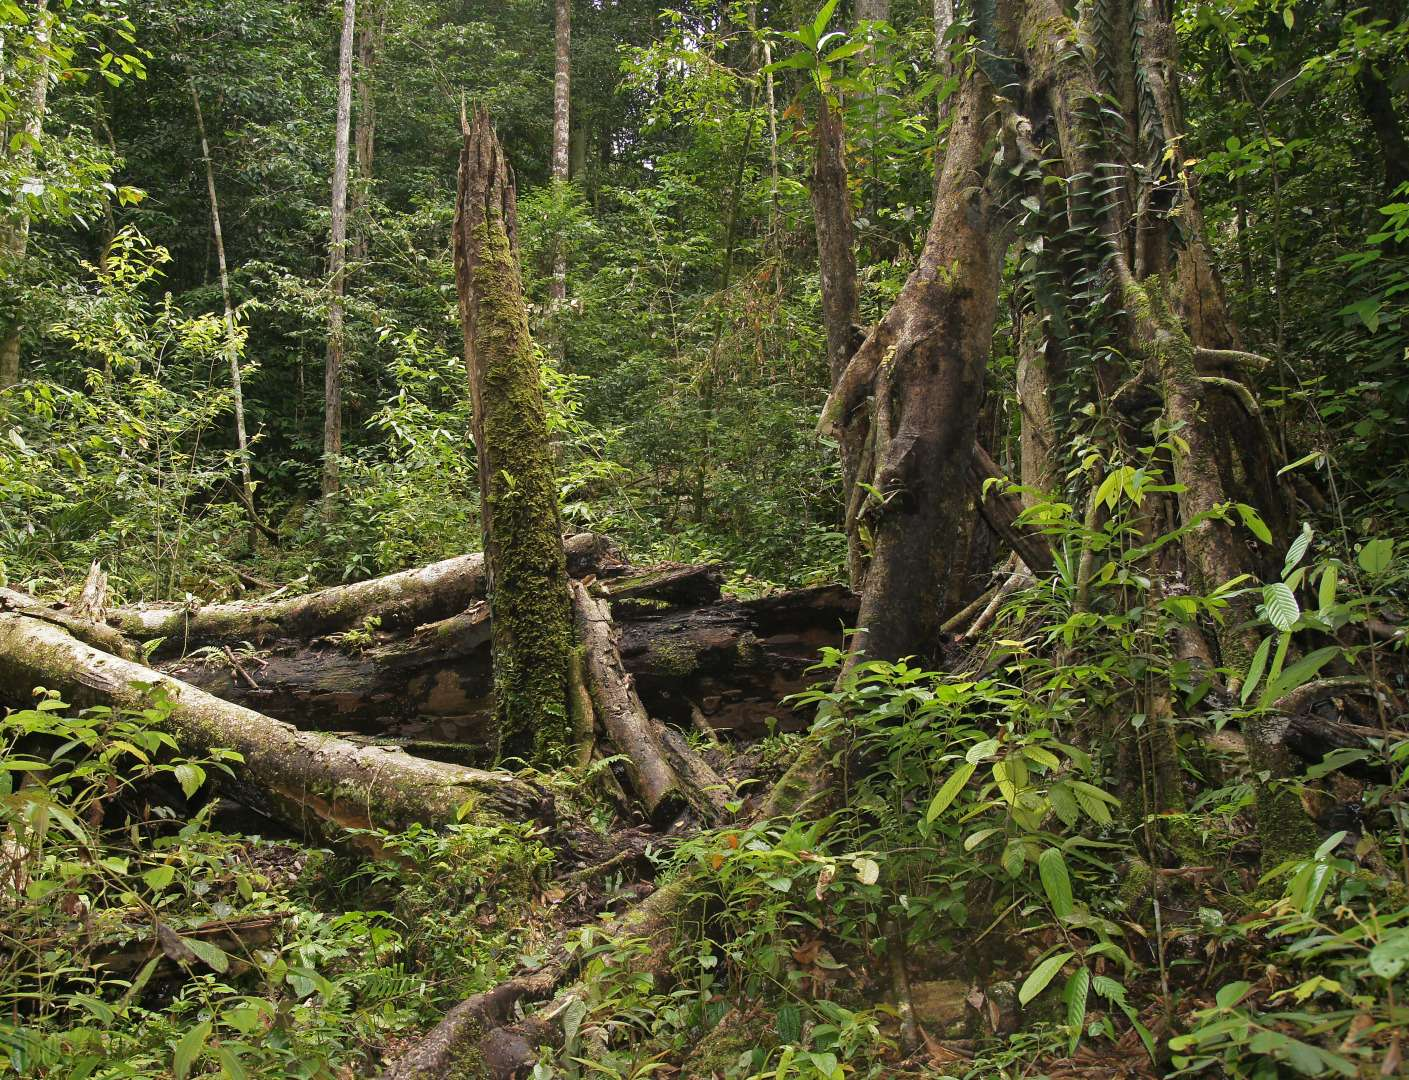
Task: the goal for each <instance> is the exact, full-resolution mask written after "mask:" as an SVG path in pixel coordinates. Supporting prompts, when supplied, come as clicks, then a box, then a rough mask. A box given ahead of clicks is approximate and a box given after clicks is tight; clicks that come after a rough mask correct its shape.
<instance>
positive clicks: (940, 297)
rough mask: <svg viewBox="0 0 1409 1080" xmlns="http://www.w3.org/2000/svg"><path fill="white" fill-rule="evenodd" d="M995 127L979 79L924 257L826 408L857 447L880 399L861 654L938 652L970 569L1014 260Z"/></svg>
mask: <svg viewBox="0 0 1409 1080" xmlns="http://www.w3.org/2000/svg"><path fill="white" fill-rule="evenodd" d="M994 132H995V125H994V123H993V120H992V103H991V95H990V93H989V91H988V89H987V85H986V80H985V79H984V78H983V77H982V76H981V75H971V76H970V77H968V78H967V80H966V82H965V84H964V87H963V89H962V90H961V91H960V97H959V101H958V103H957V104H956V107H955V111H954V123H953V125H952V127H951V129H950V140H949V146H948V150H947V152H946V154H945V158H944V167H943V174H942V176H941V179H940V183H939V185H938V198H937V199H936V201H935V207H934V213H933V217H932V218H931V222H930V229H929V234H928V236H927V238H926V241H925V248H924V251H923V252H922V254H921V256H920V260H919V264H918V266H917V267H916V269H915V271H914V272H913V273H912V274H911V276H910V279H909V280H908V281H907V282H906V284H905V287H904V288H903V289H902V290H901V292H900V295H899V296H898V297H897V298H896V301H895V304H894V305H893V306H892V307H891V309H890V311H889V312H887V313H886V316H885V318H883V319H882V320H881V322H880V323H879V324H877V326H876V327H875V329H874V330H872V331H871V333H870V335H869V336H868V337H867V338H866V341H865V343H864V344H863V345H862V346H861V348H860V349H859V350H858V351H857V352H856V354H855V355H854V356H853V357H852V358H851V360H850V362H849V363H848V365H847V367H846V369H845V371H843V372H842V374H841V377H840V378H839V379H838V380H837V383H836V385H835V386H834V387H833V389H832V393H831V396H830V397H829V398H828V400H827V404H826V406H825V408H824V410H823V416H822V424H821V428H822V430H823V431H824V432H827V433H830V434H833V435H835V436H836V437H837V439H838V441H839V442H842V443H843V445H846V442H845V440H846V439H848V438H854V437H855V436H854V432H855V430H856V427H857V426H858V424H859V423H861V422H866V420H865V419H863V418H864V417H865V413H866V411H867V399H868V398H870V399H871V401H872V404H871V406H870V409H871V411H872V413H873V415H872V416H871V417H869V421H868V422H867V427H868V428H869V438H870V439H871V440H872V443H873V445H872V449H871V452H870V453H869V455H868V456H867V457H868V467H867V468H866V469H865V470H864V471H863V472H862V473H861V474H860V475H859V477H858V481H859V482H861V483H864V484H866V485H868V486H869V487H870V488H872V489H874V491H875V492H876V493H878V496H879V497H876V496H875V495H873V496H872V497H871V499H870V500H869V502H868V504H867V505H866V507H865V509H864V511H863V515H862V516H863V518H864V522H865V524H866V525H867V527H868V529H869V532H870V533H871V535H872V537H873V538H874V548H873V554H872V556H871V561H870V566H869V568H868V569H867V571H866V578H865V585H864V587H863V589H862V595H861V611H860V614H859V616H858V626H859V627H860V629H859V630H858V632H857V634H856V636H855V638H854V640H853V648H854V651H853V657H855V656H859V655H861V654H864V655H865V657H866V658H868V659H881V660H895V659H899V658H900V657H903V656H919V657H921V658H922V662H923V660H927V659H932V658H933V656H934V651H935V649H936V648H937V645H938V642H939V637H940V627H941V624H942V621H943V614H942V611H941V598H943V597H944V596H946V595H947V591H948V585H949V579H950V575H951V573H953V572H955V571H962V568H963V565H962V564H963V561H964V560H963V555H964V553H963V552H962V551H956V550H955V548H954V538H955V537H957V536H959V535H961V532H962V524H963V523H962V521H961V518H962V516H963V514H964V510H965V506H966V498H967V496H966V490H967V487H966V484H965V479H966V476H967V474H968V471H969V469H970V467H971V462H972V458H973V445H974V432H975V428H976V423H977V411H978V402H979V397H980V395H981V393H982V389H983V373H984V369H985V367H986V365H987V360H988V352H989V346H990V341H991V338H992V334H993V325H994V320H995V317H996V314H997V290H998V271H999V261H1000V258H1001V246H1000V245H999V244H998V243H996V242H995V235H994V230H993V221H992V218H993V216H994V214H993V205H992V201H991V199H990V197H989V195H988V192H987V188H986V171H987V166H988V159H989V157H991V154H990V153H989V150H988V147H989V144H990V142H991V139H992V136H993V134H994ZM848 431H850V432H852V433H853V434H851V435H848Z"/></svg>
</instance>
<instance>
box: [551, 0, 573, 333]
mask: <svg viewBox="0 0 1409 1080" xmlns="http://www.w3.org/2000/svg"><path fill="white" fill-rule="evenodd" d="M553 14H554V19H553V42H554V55H553V179H554V180H555V181H557V182H559V183H562V184H566V183H567V182H568V179H569V175H568V165H569V162H568V150H569V143H570V141H571V137H570V134H569V133H570V131H571V88H572V0H554V3H553ZM567 280H568V266H567V248H566V247H565V246H564V244H563V238H562V237H561V236H559V237H555V238H554V242H553V280H552V282H551V284H550V286H549V293H548V296H549V301H550V306H551V307H552V309H553V311H554V313H555V314H559V313H560V309H561V307H562V304H563V301H564V300H566V299H567Z"/></svg>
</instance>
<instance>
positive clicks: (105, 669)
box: [0, 613, 552, 850]
mask: <svg viewBox="0 0 1409 1080" xmlns="http://www.w3.org/2000/svg"><path fill="white" fill-rule="evenodd" d="M41 685H42V686H44V687H45V688H47V689H50V690H57V691H58V692H59V693H60V694H61V695H63V697H64V699H65V700H66V701H68V702H69V704H71V705H74V706H77V707H84V706H89V705H100V704H101V705H109V706H113V707H117V708H139V707H143V706H145V705H146V704H148V703H149V701H150V690H151V689H155V690H157V691H159V692H161V693H162V694H163V695H164V696H165V697H166V698H167V700H168V701H170V703H171V714H170V717H169V719H168V721H167V724H168V727H169V730H170V731H171V733H172V734H173V735H174V736H175V737H176V739H177V741H178V743H180V745H181V746H182V748H183V750H184V751H185V752H186V753H190V754H197V755H198V754H203V753H206V752H208V751H210V750H211V749H213V748H221V749H227V750H234V751H237V752H238V753H239V754H241V755H242V757H243V762H242V763H240V764H238V765H237V766H235V773H236V777H235V782H234V786H235V789H236V792H237V794H238V796H239V798H240V800H241V801H242V802H246V803H247V804H248V805H251V806H253V807H254V808H255V809H258V810H259V811H260V812H262V813H265V814H266V815H268V816H269V817H271V818H274V819H275V820H277V821H280V822H283V823H284V824H286V825H288V826H290V827H292V828H294V829H296V830H300V831H303V832H306V833H309V834H311V835H312V836H314V837H316V838H319V839H337V838H345V837H344V835H343V830H344V829H349V828H352V829H367V828H373V827H376V828H385V829H392V830H400V829H405V828H407V827H408V826H410V825H411V824H413V823H415V822H421V823H424V824H431V825H441V824H446V823H449V822H453V821H456V820H459V819H460V818H461V817H462V816H463V812H464V809H465V808H466V807H469V808H471V809H473V811H474V812H475V814H476V815H477V816H478V817H484V816H486V815H487V816H489V817H502V818H504V819H506V820H510V821H523V820H531V819H540V820H547V819H549V818H550V816H551V812H552V800H551V797H549V796H548V795H547V794H546V793H545V792H543V791H541V790H540V789H539V788H537V787H535V786H534V785H532V784H529V783H527V782H525V781H522V780H519V779H518V778H516V777H514V776H512V775H510V774H508V773H502V772H486V771H483V770H479V769H467V768H462V767H460V766H456V765H448V764H445V763H443V762H438V761H427V760H423V759H421V758H417V757H412V756H411V755H409V754H403V753H400V752H397V751H389V750H387V749H385V748H382V747H367V746H357V745H355V744H353V743H350V742H346V741H345V740H342V739H338V738H334V737H332V736H329V735H321V734H317V733H313V732H304V731H299V730H297V729H295V728H294V727H292V726H291V725H289V724H285V723H282V722H281V721H278V720H273V719H271V718H270V717H267V716H264V715H262V714H260V713H257V712H255V711H253V710H252V709H247V708H244V707H243V706H241V705H235V704H232V703H231V702H228V701H223V700H221V699H220V698H217V697H215V696H213V695H211V694H208V693H206V692H205V691H203V690H200V689H198V688H197V687H194V686H191V685H189V684H188V683H183V682H180V681H178V680H176V679H173V678H171V677H170V676H167V675H163V674H162V673H161V672H159V671H155V670H153V669H151V668H149V667H145V666H143V665H142V664H139V663H136V662H134V661H131V660H125V659H123V658H122V657H119V656H115V655H113V654H112V653H108V652H104V651H102V650H100V649H95V648H94V647H93V646H91V645H87V644H84V643H83V642H81V641H79V640H78V639H77V638H75V637H74V636H73V635H72V634H70V633H69V632H68V631H67V630H65V629H64V628H63V627H61V626H58V625H56V624H55V623H53V622H51V621H49V620H47V619H45V618H43V617H42V616H41V617H34V616H31V615H27V614H19V613H10V614H0V699H3V700H8V701H10V702H12V703H14V704H16V705H23V704H26V703H27V702H28V701H29V700H30V699H31V694H32V692H33V690H34V688H35V687H36V686H41ZM354 844H355V845H361V846H364V847H366V846H370V847H371V848H372V849H373V850H375V849H376V843H375V841H374V840H371V839H370V838H365V837H364V838H360V839H359V840H356V841H354Z"/></svg>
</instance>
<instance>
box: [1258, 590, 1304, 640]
mask: <svg viewBox="0 0 1409 1080" xmlns="http://www.w3.org/2000/svg"><path fill="white" fill-rule="evenodd" d="M1262 606H1263V608H1264V609H1265V610H1266V612H1267V621H1268V622H1270V623H1271V624H1272V625H1273V626H1275V627H1276V628H1277V629H1278V630H1290V629H1291V628H1292V627H1293V626H1295V625H1296V621H1297V619H1299V618H1301V607H1300V605H1298V604H1297V602H1296V595H1295V594H1294V593H1293V592H1292V590H1291V589H1289V588H1287V586H1286V584H1285V583H1284V582H1281V581H1274V582H1272V584H1271V585H1264V586H1263V588H1262Z"/></svg>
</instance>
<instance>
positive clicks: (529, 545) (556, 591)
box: [455, 108, 573, 760]
mask: <svg viewBox="0 0 1409 1080" xmlns="http://www.w3.org/2000/svg"><path fill="white" fill-rule="evenodd" d="M464 139H465V141H464V149H463V150H462V152H461V155H460V186H459V193H458V197H457V199H456V205H455V278H456V284H457V288H458V291H459V298H460V319H461V323H462V326H463V330H464V344H465V367H466V369H467V371H468V372H469V380H470V399H471V403H472V406H473V429H474V440H475V450H476V453H477V456H478V461H479V484H480V524H481V529H482V531H483V536H484V551H485V558H486V563H485V565H486V566H487V567H488V572H489V586H490V588H489V602H490V606H491V608H492V609H493V613H494V628H493V635H494V637H493V655H494V700H495V733H496V734H495V741H496V744H497V745H498V746H499V747H500V748H501V749H502V751H503V752H505V753H511V754H520V755H521V754H527V753H532V754H533V755H534V756H535V757H536V758H537V759H539V760H543V759H545V758H548V757H561V756H563V755H565V753H566V752H567V749H568V747H569V746H571V744H572V736H573V733H572V725H571V719H570V716H569V709H568V674H569V667H570V661H571V655H572V648H573V642H572V605H571V600H570V598H569V595H568V577H567V564H566V560H565V557H564V553H563V543H562V525H561V519H560V516H559V510H558V488H557V479H556V477H555V475H554V463H553V447H552V444H551V442H550V441H549V436H548V421H547V416H546V413H545V409H544V404H543V388H542V383H541V381H540V378H539V371H538V357H537V353H536V351H535V349H534V345H533V341H532V339H531V338H530V337H529V332H528V309H527V306H526V305H525V303H524V298H523V286H522V284H521V282H520V279H519V263H518V218H517V212H516V208H515V196H514V184H513V180H512V178H511V176H510V174H509V167H508V164H507V162H506V161H505V160H504V156H503V153H502V151H501V150H500V147H499V141H498V139H497V138H495V135H494V131H493V128H492V127H491V126H490V122H489V114H488V113H487V112H486V111H485V110H484V109H482V108H479V109H476V110H475V114H474V117H473V119H468V120H465V121H464Z"/></svg>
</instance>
